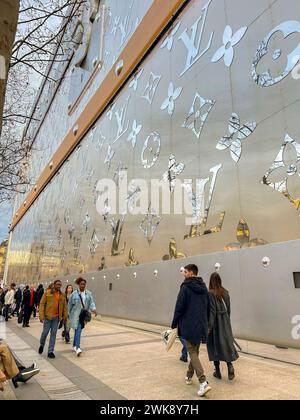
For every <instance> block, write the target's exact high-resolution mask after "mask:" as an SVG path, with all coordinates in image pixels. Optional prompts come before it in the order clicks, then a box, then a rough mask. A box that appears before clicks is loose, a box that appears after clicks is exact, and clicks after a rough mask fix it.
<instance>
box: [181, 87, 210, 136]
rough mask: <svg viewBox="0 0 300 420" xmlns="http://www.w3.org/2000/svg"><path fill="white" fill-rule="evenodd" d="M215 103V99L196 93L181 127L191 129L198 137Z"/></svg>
mask: <svg viewBox="0 0 300 420" xmlns="http://www.w3.org/2000/svg"><path fill="white" fill-rule="evenodd" d="M215 104H216V101H214V100H211V99H204V98H202V96H200V95H199V93H196V94H195V97H194V101H193V104H192V107H191V109H190V111H189V113H188V115H187V117H186V119H185V121H184V123H183V125H182V127H183V128H187V129H189V130H192V131H193V133H194V134H195V136H196V137H197V138H198V139H200V136H201V133H202V129H203V127H204V124H205V123H206V120H207V118H208V116H209V114H210V112H211V110H212V108H213V107H214V106H215Z"/></svg>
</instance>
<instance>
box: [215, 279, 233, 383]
mask: <svg viewBox="0 0 300 420" xmlns="http://www.w3.org/2000/svg"><path fill="white" fill-rule="evenodd" d="M209 297H210V318H209V323H208V331H209V335H208V342H207V351H208V356H209V360H210V361H211V362H214V365H215V372H214V377H215V378H217V379H220V380H221V379H222V374H221V370H220V362H226V363H227V368H228V379H229V380H230V381H232V380H233V379H234V378H235V371H234V367H233V364H232V363H233V362H235V361H236V360H237V359H238V358H239V355H238V352H237V350H236V348H235V346H234V337H233V333H232V328H231V321H230V315H231V306H230V296H229V293H228V291H227V290H226V289H224V287H223V286H222V280H221V277H220V275H219V274H218V273H213V274H212V275H211V277H210V284H209Z"/></svg>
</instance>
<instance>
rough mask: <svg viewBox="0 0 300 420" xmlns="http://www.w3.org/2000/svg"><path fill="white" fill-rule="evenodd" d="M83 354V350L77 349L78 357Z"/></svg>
mask: <svg viewBox="0 0 300 420" xmlns="http://www.w3.org/2000/svg"><path fill="white" fill-rule="evenodd" d="M81 353H82V350H81V349H77V350H76V354H77V357H79V356H80V355H81Z"/></svg>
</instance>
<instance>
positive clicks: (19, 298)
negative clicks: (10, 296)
mask: <svg viewBox="0 0 300 420" xmlns="http://www.w3.org/2000/svg"><path fill="white" fill-rule="evenodd" d="M15 301H16V303H21V302H22V292H21V289H17V290H16V292H15Z"/></svg>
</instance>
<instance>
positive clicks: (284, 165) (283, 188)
mask: <svg viewBox="0 0 300 420" xmlns="http://www.w3.org/2000/svg"><path fill="white" fill-rule="evenodd" d="M288 146H292V147H293V148H294V149H295V152H296V157H295V160H294V162H292V163H291V161H288V162H287V161H286V160H285V151H286V148H287V147H288ZM299 162H300V144H299V143H297V142H296V140H294V139H293V138H291V137H290V136H289V135H288V134H286V136H285V139H284V142H283V144H282V146H281V148H280V151H279V153H278V155H277V157H276V159H275V161H274V163H273V165H272V166H271V168H270V169H269V170H268V171H267V173H266V174H265V175H264V177H263V180H262V183H263V184H264V185H268V186H269V187H271V188H273V189H274V190H275V191H278V192H280V193H281V194H283V195H284V196H285V197H286V198H287V199H288V200H289V201H290V202H291V203H292V204H293V205H294V206H295V208H296V209H299V207H300V196H298V197H297V198H294V197H292V195H291V194H290V192H289V189H288V181H289V178H291V177H293V176H295V175H297V174H298V176H299V177H300V172H299V169H298V167H299ZM282 169H284V170H285V172H286V174H285V177H284V178H283V179H281V180H279V181H274V182H272V181H271V180H270V179H269V178H270V177H271V175H272V174H273V173H279V171H280V170H282Z"/></svg>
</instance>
